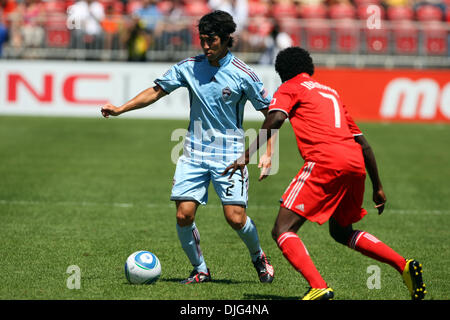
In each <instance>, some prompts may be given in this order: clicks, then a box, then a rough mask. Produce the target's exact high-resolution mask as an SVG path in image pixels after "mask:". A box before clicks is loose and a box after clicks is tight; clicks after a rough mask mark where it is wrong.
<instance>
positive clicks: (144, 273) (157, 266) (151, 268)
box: [125, 250, 161, 284]
mask: <svg viewBox="0 0 450 320" xmlns="http://www.w3.org/2000/svg"><path fill="white" fill-rule="evenodd" d="M160 275H161V263H160V262H159V259H158V257H157V256H156V255H154V254H153V253H151V252H149V251H144V250H141V251H136V252H134V253H132V254H131V255H130V256H129V257H128V259H127V261H126V262H125V277H126V278H127V280H128V282H129V283H132V284H150V283H154V282H155V281H156V280H158V278H159V276H160Z"/></svg>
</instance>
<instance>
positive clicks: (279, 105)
mask: <svg viewBox="0 0 450 320" xmlns="http://www.w3.org/2000/svg"><path fill="white" fill-rule="evenodd" d="M294 105H295V99H294V96H293V93H292V91H290V90H289V87H288V86H287V85H285V84H282V85H281V86H280V87H279V88H278V90H277V91H276V92H275V93H274V95H273V98H272V101H271V102H270V106H269V112H272V111H281V112H284V113H285V114H286V115H287V116H288V117H289V114H290V112H291V110H292V108H293V107H294Z"/></svg>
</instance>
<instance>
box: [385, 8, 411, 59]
mask: <svg viewBox="0 0 450 320" xmlns="http://www.w3.org/2000/svg"><path fill="white" fill-rule="evenodd" d="M387 17H388V19H389V20H391V31H392V35H393V37H394V39H393V40H394V51H395V53H397V54H416V53H417V51H418V48H419V45H418V43H419V30H418V28H417V26H416V25H415V24H414V21H413V20H414V10H413V9H412V8H411V7H408V6H392V7H389V8H388V9H387Z"/></svg>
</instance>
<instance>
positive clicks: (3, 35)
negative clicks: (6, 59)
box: [0, 8, 8, 58]
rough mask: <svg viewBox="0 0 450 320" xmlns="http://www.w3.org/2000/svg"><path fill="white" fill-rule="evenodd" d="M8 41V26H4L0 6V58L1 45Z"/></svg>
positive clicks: (0, 52) (0, 54)
mask: <svg viewBox="0 0 450 320" xmlns="http://www.w3.org/2000/svg"><path fill="white" fill-rule="evenodd" d="M7 41H8V28H7V27H6V19H5V17H4V14H3V10H2V8H0V58H1V57H2V56H3V45H4V44H5V43H6V42H7Z"/></svg>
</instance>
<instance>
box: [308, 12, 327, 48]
mask: <svg viewBox="0 0 450 320" xmlns="http://www.w3.org/2000/svg"><path fill="white" fill-rule="evenodd" d="M305 31H306V44H307V47H308V49H309V50H310V51H313V52H328V51H330V49H331V28H330V25H329V24H328V21H326V20H321V19H320V20H319V19H313V20H309V21H307V23H306V27H305Z"/></svg>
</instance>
